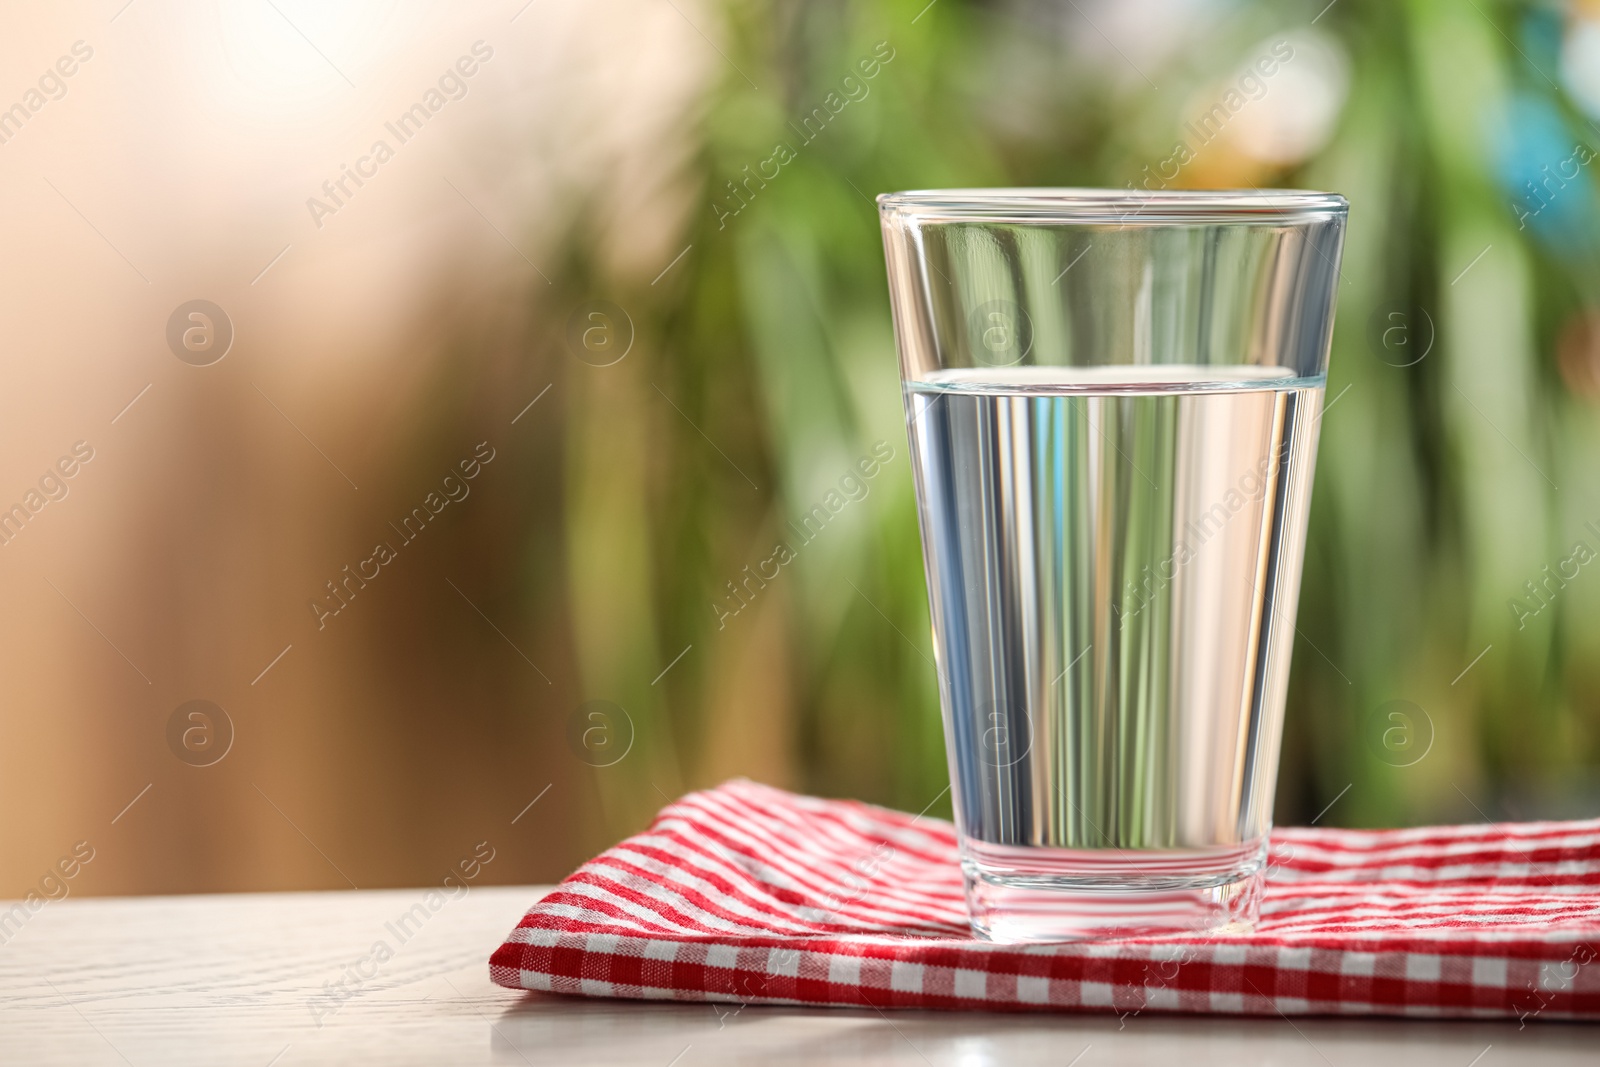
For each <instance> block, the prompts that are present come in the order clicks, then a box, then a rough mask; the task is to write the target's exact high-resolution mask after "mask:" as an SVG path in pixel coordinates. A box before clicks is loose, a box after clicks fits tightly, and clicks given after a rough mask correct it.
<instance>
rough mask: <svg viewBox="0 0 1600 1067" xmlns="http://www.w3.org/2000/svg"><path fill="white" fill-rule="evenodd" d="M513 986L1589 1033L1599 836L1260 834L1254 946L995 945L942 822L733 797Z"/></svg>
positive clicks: (607, 892)
mask: <svg viewBox="0 0 1600 1067" xmlns="http://www.w3.org/2000/svg"><path fill="white" fill-rule="evenodd" d="M489 973H490V977H492V978H493V979H494V981H496V982H498V983H499V984H500V985H503V986H509V987H511V988H513V989H537V990H545V991H553V992H557V993H576V994H582V995H585V996H596V997H635V998H641V997H642V998H652V999H667V1000H702V1001H705V1000H710V1001H725V1002H737V1003H760V1004H827V1005H841V1006H843V1005H849V1006H866V1005H871V1006H873V1007H877V1008H887V1007H897V1008H984V1009H1027V1008H1033V1009H1046V1010H1051V1009H1054V1010H1084V1011H1102V1012H1118V1013H1128V1012H1141V1011H1151V1012H1155V1011H1160V1012H1222V1013H1245V1014H1256V1015H1270V1014H1273V1013H1282V1014H1284V1015H1309V1014H1327V1013H1338V1014H1353V1015H1412V1016H1431V1017H1439V1016H1473V1017H1495V1016H1517V1017H1522V1018H1534V1017H1537V1018H1540V1019H1594V1018H1600V820H1591V821H1587V822H1571V823H1556V822H1544V823H1521V824H1501V825H1488V826H1449V827H1435V828H1429V829H1421V830H1384V831H1376V832H1356V831H1346V830H1278V831H1276V832H1274V834H1273V837H1272V866H1271V868H1270V873H1269V880H1268V885H1267V890H1266V896H1265V905H1264V908H1263V915H1262V921H1261V923H1260V926H1259V928H1258V929H1257V931H1256V932H1255V933H1253V934H1247V935H1232V936H1222V937H1208V938H1201V937H1193V936H1167V937H1153V938H1150V937H1147V938H1132V939H1127V940H1120V941H1102V942H1079V943H1073V944H1059V945H1030V946H1016V945H995V944H990V943H988V942H984V941H977V940H974V939H973V938H972V936H971V934H970V932H969V930H968V927H967V917H966V912H965V909H964V906H963V903H962V896H961V878H960V873H959V871H958V869H957V866H956V843H955V834H954V831H953V829H952V828H951V826H950V825H949V824H948V823H945V822H941V821H939V820H935V819H930V818H915V817H913V816H910V815H903V814H901V813H899V812H894V811H887V810H885V809H882V808H875V807H871V806H869V805H866V804H860V803H855V802H851V801H838V800H819V799H816V798H814V797H803V796H795V795H794V794H792V793H785V792H783V791H782V790H778V789H771V788H768V787H766V786H761V785H756V784H755V783H753V782H747V781H734V782H729V783H727V784H726V785H722V786H719V787H718V788H716V789H712V790H709V791H707V792H704V793H693V794H690V795H689V796H686V797H684V798H682V799H681V800H679V801H677V802H676V803H674V804H670V805H668V806H667V807H666V808H665V809H663V810H662V812H661V814H660V815H659V816H657V818H656V820H655V823H654V824H653V825H652V826H651V827H650V829H649V830H648V831H646V832H645V833H642V834H640V835H638V836H637V837H633V838H629V839H628V840H626V841H624V842H622V843H621V844H620V845H617V846H616V847H615V848H612V849H609V850H607V851H606V852H605V853H603V854H601V855H600V856H598V857H596V858H595V859H593V860H590V861H589V862H588V863H586V864H584V865H583V866H582V867H580V868H579V869H578V871H577V872H576V873H575V874H573V875H572V876H571V877H570V878H568V879H567V880H566V881H565V882H562V883H561V885H560V886H558V887H557V888H556V890H555V892H553V893H552V894H551V895H550V896H548V897H546V898H545V899H543V900H541V901H540V902H539V903H538V904H536V905H534V907H533V908H532V909H531V910H530V911H529V912H528V914H527V915H526V916H524V917H523V920H522V922H521V923H519V924H518V926H517V928H516V929H515V930H513V931H512V932H511V935H510V936H509V937H507V938H506V942H505V944H504V945H502V946H500V948H499V950H497V951H496V952H495V954H494V956H493V958H492V959H491V960H490V961H489Z"/></svg>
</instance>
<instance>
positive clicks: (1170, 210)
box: [878, 189, 1348, 942]
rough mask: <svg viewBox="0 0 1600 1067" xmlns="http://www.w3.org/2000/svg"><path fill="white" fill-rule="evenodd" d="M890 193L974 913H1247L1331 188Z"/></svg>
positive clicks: (1312, 434)
mask: <svg viewBox="0 0 1600 1067" xmlns="http://www.w3.org/2000/svg"><path fill="white" fill-rule="evenodd" d="M878 204H879V209H880V216H881V220H882V224H883V238H884V247H885V252H886V256H887V260H888V272H889V289H890V295H891V301H892V304H893V308H894V326H895V339H896V343H897V346H898V348H899V353H900V371H901V378H902V382H903V390H904V397H905V408H906V417H907V422H908V428H909V433H910V439H911V446H912V455H913V458H914V464H915V477H916V489H917V504H918V509H919V512H920V518H921V524H922V548H923V558H924V562H925V564H926V568H927V580H928V597H929V601H930V607H931V612H932V620H933V636H934V648H935V651H936V653H937V657H938V672H939V692H940V699H941V702H942V704H943V710H944V727H945V744H946V749H947V752H948V756H949V761H950V779H951V790H952V796H953V798H954V803H955V815H956V826H957V829H958V831H959V834H960V839H961V862H962V868H963V871H964V874H965V880H966V893H967V905H968V909H969V911H970V913H971V917H972V927H973V930H974V931H975V932H976V933H977V935H978V936H980V937H985V938H989V939H992V940H995V941H1008V942H1016V941H1056V940H1068V939H1077V938H1085V937H1108V936H1126V935H1136V934H1149V933H1163V932H1173V931H1199V932H1204V931H1222V930H1240V931H1242V930H1248V929H1249V928H1250V927H1251V926H1252V924H1253V923H1254V922H1255V921H1256V918H1257V915H1258V913H1259V910H1260V897H1261V885H1262V881H1263V878H1264V873H1263V872H1264V867H1265V863H1266V847H1267V833H1268V830H1269V829H1270V827H1271V818H1272V797H1273V788H1274V785H1275V779H1276V776H1277V766H1278V745H1279V738H1280V730H1281V726H1282V722H1283V707H1284V697H1285V690H1286V686H1287V682H1288V674H1289V658H1290V653H1291V651H1292V648H1293V644H1294V637H1295V605H1296V599H1297V597H1298V595H1299V588H1300V569H1301V560H1302V556H1303V554H1304V548H1305V532H1306V512H1307V507H1308V504H1309V501H1310V496H1311V473H1312V468H1313V466H1314V464H1315V459H1316V448H1317V430H1318V426H1319V422H1320V419H1321V413H1322V402H1323V386H1324V383H1325V381H1326V373H1327V366H1328V346H1329V340H1330V335H1331V333H1332V331H1333V316H1334V298H1335V291H1336V283H1337V281H1338V278H1339V256H1340V251H1341V247H1342V242H1343V235H1344V223H1345V215H1346V212H1347V210H1348V205H1347V204H1346V202H1345V200H1344V199H1343V198H1342V197H1339V196H1334V195H1331V194H1327V193H1313V192H1293V191H1282V190H1272V191H1251V192H1197V191H1171V192H1159V193H1155V194H1148V193H1144V192H1133V191H1114V190H1095V189H993V190H946V191H929V192H907V193H893V194H888V195H884V196H881V197H879V198H878Z"/></svg>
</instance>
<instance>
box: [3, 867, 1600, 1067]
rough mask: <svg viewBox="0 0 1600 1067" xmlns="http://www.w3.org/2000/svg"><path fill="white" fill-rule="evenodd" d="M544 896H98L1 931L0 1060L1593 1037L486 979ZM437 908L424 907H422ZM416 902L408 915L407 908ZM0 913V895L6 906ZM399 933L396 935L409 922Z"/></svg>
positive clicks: (990, 1050)
mask: <svg viewBox="0 0 1600 1067" xmlns="http://www.w3.org/2000/svg"><path fill="white" fill-rule="evenodd" d="M545 891H546V890H545V889H544V888H540V887H521V888H488V887H485V888H479V889H473V890H471V891H470V892H469V893H467V894H465V895H464V896H461V897H459V898H457V899H442V898H438V897H435V898H433V900H431V901H430V900H428V899H427V897H426V896H425V891H424V890H387V891H382V892H350V893H286V894H247V895H237V896H193V897H147V898H126V899H122V898H107V899H95V900H65V901H61V902H58V903H52V904H48V905H46V906H45V907H44V908H43V909H42V910H40V911H39V912H37V913H36V914H34V915H33V916H32V917H31V918H30V919H29V920H28V921H26V922H25V923H23V924H22V926H21V928H20V929H14V928H6V929H5V930H4V931H3V932H0V940H4V939H5V938H6V937H7V936H9V940H8V941H5V943H4V944H0V1063H3V1064H69V1063H70V1064H115V1065H121V1064H131V1065H134V1067H145V1065H152V1067H153V1065H158V1064H162V1065H166V1064H170V1065H184V1064H206V1065H212V1067H218V1065H231V1064H239V1065H242V1067H298V1065H303V1064H363V1063H372V1064H390V1065H400V1064H490V1063H492V1064H524V1063H525V1064H630V1065H632V1064H638V1065H643V1067H669V1065H671V1067H697V1065H703V1064H746V1063H748V1064H754V1063H778V1064H797V1065H798V1064H862V1063H892V1064H906V1065H936V1067H943V1065H946V1064H948V1065H951V1067H986V1065H989V1064H1007V1065H1010V1064H1050V1065H1053V1067H1068V1065H1069V1064H1070V1065H1073V1067H1096V1065H1098V1064H1111V1063H1117V1064H1162V1065H1173V1064H1178V1065H1181V1067H1205V1065H1210V1064H1218V1065H1221V1064H1226V1065H1228V1067H1242V1065H1247V1064H1300V1063H1307V1064H1319V1065H1320V1064H1326V1065H1329V1067H1344V1065H1346V1064H1349V1065H1352V1067H1383V1065H1387V1064H1396V1065H1400V1064H1403V1065H1405V1067H1432V1065H1435V1064H1437V1065H1440V1067H1503V1065H1508V1064H1544V1063H1571V1064H1578V1063H1585V1064H1594V1063H1597V1062H1600V1027H1589V1026H1581V1025H1573V1024H1557V1023H1545V1022H1539V1021H1537V1020H1535V1021H1532V1022H1530V1023H1529V1024H1528V1025H1527V1026H1526V1027H1525V1028H1523V1029H1519V1028H1518V1024H1517V1023H1516V1022H1507V1023H1433V1022H1396V1021H1373V1022H1363V1021H1354V1020H1297V1021H1295V1022H1292V1023H1291V1022H1290V1021H1288V1020H1285V1019H1250V1020H1244V1019H1231V1018H1215V1019H1202V1018H1158V1017H1153V1016H1149V1015H1143V1016H1134V1017H1129V1018H1127V1019H1118V1018H1116V1017H1115V1016H1104V1017H1100V1016H1023V1015H1000V1014H976V1013H933V1012H891V1013H889V1014H886V1015H880V1014H879V1013H877V1012H874V1011H870V1010H868V1011H840V1010H834V1009H809V1010H791V1009H780V1008H758V1007H747V1008H744V1009H742V1010H740V1009H738V1008H737V1006H736V1005H735V1006H711V1005H706V1004H683V1005H674V1004H656V1003H633V1002H627V1001H599V1000H580V999H575V998H565V997H553V996H541V995H539V994H533V993H517V992H513V991H511V990H508V989H501V988H499V987H498V986H495V985H492V984H491V983H490V982H489V976H488V963H487V961H488V957H489V953H490V952H491V951H492V950H493V949H494V947H495V946H497V945H498V944H499V943H500V940H501V938H502V937H503V936H504V935H505V933H506V932H507V931H508V930H510V929H511V927H512V926H514V925H515V923H516V920H517V919H518V917H520V915H521V914H522V912H523V910H524V909H525V908H526V907H527V906H528V905H529V904H531V903H532V902H533V901H534V900H536V899H538V897H539V896H540V895H541V894H542V893H543V892H545ZM430 903H431V904H433V905H435V909H436V910H433V911H429V908H428V905H429V904H430ZM419 904H421V905H422V907H421V908H420V909H417V908H415V907H414V906H416V905H419ZM8 907H9V905H0V913H3V912H4V911H5V909H6V908H8ZM408 913H409V914H410V915H412V916H413V918H412V920H411V921H410V923H408V924H405V925H400V924H399V920H400V919H401V917H402V916H404V915H406V914H408Z"/></svg>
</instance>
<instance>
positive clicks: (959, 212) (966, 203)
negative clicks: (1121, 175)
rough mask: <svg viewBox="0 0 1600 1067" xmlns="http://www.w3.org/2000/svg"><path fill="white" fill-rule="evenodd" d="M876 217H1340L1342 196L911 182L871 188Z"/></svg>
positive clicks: (1144, 220) (1112, 220)
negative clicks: (916, 185)
mask: <svg viewBox="0 0 1600 1067" xmlns="http://www.w3.org/2000/svg"><path fill="white" fill-rule="evenodd" d="M877 202H878V210H879V212H881V213H882V214H883V215H884V216H886V217H887V216H894V217H898V218H909V219H915V220H917V221H919V222H1036V223H1040V222H1042V223H1068V224H1070V223H1098V224H1102V225H1114V226H1129V225H1175V224H1177V225H1181V224H1185V223H1192V224H1199V225H1204V224H1217V223H1230V222H1231V223H1267V224H1282V223H1293V222H1312V221H1321V220H1328V219H1334V218H1343V217H1344V216H1345V215H1347V214H1348V213H1349V210H1350V202H1349V201H1348V200H1346V199H1345V198H1344V197H1342V196H1340V195H1339V194H1338V193H1324V192H1316V191H1313V190H1308V189H1160V190H1156V191H1154V192H1151V191H1147V190H1143V189H1078V188H1014V189H1007V188H1000V189H912V190H907V191H904V192H898V193H879V194H878V199H877Z"/></svg>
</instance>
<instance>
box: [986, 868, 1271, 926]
mask: <svg viewBox="0 0 1600 1067" xmlns="http://www.w3.org/2000/svg"><path fill="white" fill-rule="evenodd" d="M1124 855H1127V854H1126V853H1124ZM1235 855H1236V856H1237V853H1235ZM961 866H962V871H963V873H964V874H965V876H966V888H967V913H968V915H969V916H970V917H971V920H972V932H973V933H974V934H975V935H977V936H978V937H980V938H983V939H984V940H986V941H996V942H1001V943H1004V944H1022V943H1027V942H1043V941H1082V940H1088V939H1093V938H1113V937H1147V936H1152V935H1159V934H1176V933H1189V934H1216V933H1230V934H1231V933H1249V932H1250V931H1251V930H1253V929H1254V928H1255V924H1256V921H1257V919H1258V918H1259V917H1260V914H1261V890H1262V886H1263V884H1264V883H1265V881H1266V877H1265V874H1264V872H1263V870H1262V867H1263V864H1262V862H1261V857H1260V856H1259V854H1257V855H1253V856H1251V858H1250V859H1249V860H1248V861H1247V862H1245V863H1242V864H1239V865H1238V866H1236V867H1234V868H1233V869H1232V870H1227V871H1220V872H1219V871H1215V870H1212V871H1207V872H1205V873H1203V874H1189V875H1173V874H1164V875H1159V876H1152V875H1150V874H1148V873H1123V874H1114V873H1111V872H1109V871H1105V870H1099V871H1096V872H1095V873H1094V874H1093V875H1089V876H1087V877H1086V876H1083V875H1067V874H1060V873H1049V874H1038V873H1021V872H1019V871H1018V870H1017V869H1016V867H1015V866H1014V865H1009V864H1008V865H1007V866H1006V867H1005V868H1004V869H999V870H997V869H995V868H994V867H992V866H990V865H988V864H984V863H980V862H976V861H974V859H973V858H972V856H971V855H970V852H969V855H968V856H967V857H966V858H965V859H964V860H963V861H962V865H961ZM1132 866H1135V867H1137V866H1138V864H1136V863H1135V864H1133V865H1132Z"/></svg>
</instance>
